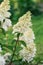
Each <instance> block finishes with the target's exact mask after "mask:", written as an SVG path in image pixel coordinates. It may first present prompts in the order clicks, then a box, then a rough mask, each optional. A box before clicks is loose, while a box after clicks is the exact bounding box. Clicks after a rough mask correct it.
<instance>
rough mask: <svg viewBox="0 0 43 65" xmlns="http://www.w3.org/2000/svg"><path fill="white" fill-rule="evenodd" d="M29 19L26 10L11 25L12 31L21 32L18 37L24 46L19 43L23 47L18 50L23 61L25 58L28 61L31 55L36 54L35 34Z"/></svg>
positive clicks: (31, 57)
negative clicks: (15, 22)
mask: <svg viewBox="0 0 43 65" xmlns="http://www.w3.org/2000/svg"><path fill="white" fill-rule="evenodd" d="M30 21H31V13H30V11H28V12H27V13H26V14H24V15H23V16H22V17H20V18H19V21H18V23H17V24H16V25H14V27H13V33H15V32H19V33H22V34H23V35H22V36H20V37H19V40H23V41H24V42H25V43H26V47H25V46H23V45H22V44H21V46H22V47H23V49H22V50H20V52H19V54H20V56H21V57H22V58H23V61H25V60H26V61H28V62H29V61H31V60H33V57H34V56H35V54H36V47H35V44H34V39H35V36H34V33H33V30H32V28H31V27H32V23H31V22H30ZM15 39H16V38H15Z"/></svg>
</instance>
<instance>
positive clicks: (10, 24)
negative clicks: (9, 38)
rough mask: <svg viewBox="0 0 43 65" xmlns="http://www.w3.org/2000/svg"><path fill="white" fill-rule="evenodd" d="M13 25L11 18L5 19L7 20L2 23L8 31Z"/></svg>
mask: <svg viewBox="0 0 43 65" xmlns="http://www.w3.org/2000/svg"><path fill="white" fill-rule="evenodd" d="M11 26H12V23H11V20H10V19H5V22H4V23H3V24H2V28H3V29H4V30H5V31H7V30H8V28H9V27H11Z"/></svg>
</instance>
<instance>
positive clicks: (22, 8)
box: [0, 0, 43, 61]
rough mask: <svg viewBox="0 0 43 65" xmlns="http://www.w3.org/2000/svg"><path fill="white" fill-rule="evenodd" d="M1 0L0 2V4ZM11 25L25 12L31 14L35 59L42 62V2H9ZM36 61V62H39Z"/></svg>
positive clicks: (17, 0) (31, 0) (13, 0)
mask: <svg viewBox="0 0 43 65" xmlns="http://www.w3.org/2000/svg"><path fill="white" fill-rule="evenodd" d="M2 1H3V0H0V3H1V2H2ZM10 5H11V10H10V12H11V13H12V16H11V17H10V18H11V20H12V22H13V24H15V23H17V22H18V18H19V17H20V16H22V15H23V14H24V13H26V12H27V11H31V13H32V21H31V22H32V24H33V26H32V27H33V30H34V33H35V37H36V39H35V43H36V47H37V54H36V57H38V58H39V59H41V60H42V61H43V0H10ZM39 59H38V60H39Z"/></svg>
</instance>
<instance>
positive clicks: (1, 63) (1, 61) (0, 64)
mask: <svg viewBox="0 0 43 65" xmlns="http://www.w3.org/2000/svg"><path fill="white" fill-rule="evenodd" d="M5 63H6V62H5V59H4V57H3V56H1V55H0V65H5Z"/></svg>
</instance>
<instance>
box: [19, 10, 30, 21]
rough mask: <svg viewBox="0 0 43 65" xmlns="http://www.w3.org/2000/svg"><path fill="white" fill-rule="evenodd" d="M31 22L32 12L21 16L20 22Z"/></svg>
mask: <svg viewBox="0 0 43 65" xmlns="http://www.w3.org/2000/svg"><path fill="white" fill-rule="evenodd" d="M26 21H27V22H30V21H31V12H30V11H28V12H27V13H26V14H24V15H23V16H22V17H20V18H19V22H26Z"/></svg>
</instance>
